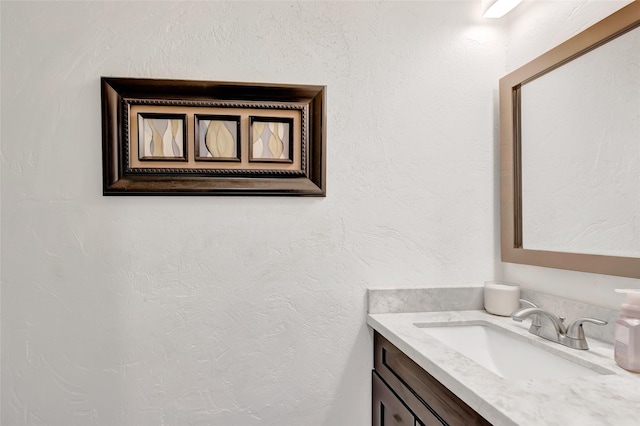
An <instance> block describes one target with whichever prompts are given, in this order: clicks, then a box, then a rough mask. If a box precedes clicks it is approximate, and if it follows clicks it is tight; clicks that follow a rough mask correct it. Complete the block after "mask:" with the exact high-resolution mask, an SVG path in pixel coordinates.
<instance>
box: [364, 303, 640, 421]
mask: <svg viewBox="0 0 640 426" xmlns="http://www.w3.org/2000/svg"><path fill="white" fill-rule="evenodd" d="M466 321H483V322H489V323H492V324H494V325H497V326H499V327H502V328H505V329H507V330H509V331H511V332H515V333H517V334H519V335H521V336H525V337H527V338H528V339H530V341H531V342H532V343H533V344H535V345H536V346H540V347H545V346H546V349H547V350H550V351H552V352H555V353H557V354H559V355H560V356H563V357H565V358H570V359H573V360H574V361H577V362H579V363H584V364H591V365H595V366H597V368H599V369H601V370H602V369H604V370H607V371H608V372H610V373H611V374H603V375H592V376H584V377H575V378H569V379H567V378H564V379H554V378H550V379H522V380H520V379H519V380H515V379H504V378H502V377H500V376H498V375H496V374H494V373H492V372H491V371H489V370H487V369H485V368H484V367H482V366H480V365H479V364H476V363H475V362H474V361H471V360H470V359H468V358H466V357H464V356H463V355H461V354H459V353H458V352H456V351H454V350H453V349H450V348H449V347H448V346H446V345H445V344H444V343H441V342H440V341H439V340H437V339H435V338H433V337H431V336H429V335H427V334H426V333H424V332H423V331H422V330H420V328H418V327H416V326H415V325H414V324H429V323H443V322H466ZM367 324H369V326H371V327H372V328H373V329H374V330H376V331H377V332H378V333H380V334H381V335H382V336H384V337H385V338H386V339H387V340H389V341H390V342H391V343H393V344H394V345H395V346H397V347H398V348H399V349H400V350H402V351H403V352H404V353H405V354H407V355H408V356H409V357H410V358H411V359H413V360H414V361H415V362H416V363H417V364H418V365H420V366H421V367H422V368H424V369H425V371H427V372H428V373H429V374H431V375H432V376H434V377H435V378H436V379H438V380H439V381H440V382H441V383H442V384H444V385H445V386H446V387H447V388H449V389H450V390H451V391H452V392H454V393H455V394H456V395H458V397H460V399H462V400H463V401H464V402H465V403H467V404H468V405H469V406H470V407H472V408H473V409H474V410H476V411H477V412H478V413H480V414H481V415H482V416H484V417H485V418H486V419H487V420H488V421H490V422H491V423H493V424H494V425H496V426H501V425H522V426H525V425H532V426H540V425H563V426H567V425H580V426H591V425H593V426H596V425H617V426H626V425H629V426H631V425H633V426H637V425H639V424H640V374H635V373H631V372H628V371H626V370H623V369H622V368H620V367H618V366H617V364H616V363H615V361H614V360H613V347H612V346H611V345H609V344H607V343H603V342H600V341H597V340H594V339H589V334H588V329H587V330H586V334H587V340H588V342H589V347H590V349H589V350H588V351H580V350H575V349H569V348H566V347H564V346H562V345H560V344H556V343H553V342H548V341H546V340H544V339H542V338H540V337H537V336H533V335H531V334H530V333H528V331H527V330H528V326H529V321H528V320H527V321H525V322H524V323H517V322H515V321H513V320H512V319H511V318H508V317H506V318H505V317H498V316H494V315H490V314H488V313H487V312H485V311H482V310H475V311H448V312H418V313H382V314H369V315H368V316H367ZM604 370H603V371H604Z"/></svg>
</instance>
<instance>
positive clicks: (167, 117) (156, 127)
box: [138, 114, 187, 161]
mask: <svg viewBox="0 0 640 426" xmlns="http://www.w3.org/2000/svg"><path fill="white" fill-rule="evenodd" d="M138 132H139V136H138V158H139V159H140V160H165V161H166V160H177V161H186V149H185V147H186V140H187V137H186V126H185V116H184V115H178V114H138Z"/></svg>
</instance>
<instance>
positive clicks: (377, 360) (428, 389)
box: [371, 332, 491, 426]
mask: <svg viewBox="0 0 640 426" xmlns="http://www.w3.org/2000/svg"><path fill="white" fill-rule="evenodd" d="M373 357H374V358H373V359H374V371H373V372H372V377H371V381H372V392H373V393H372V398H373V425H374V426H389V425H398V426H399V425H414V426H420V425H424V426H429V425H443V424H444V425H446V424H448V425H452V426H453V425H490V424H491V423H489V422H488V421H486V420H485V419H484V418H483V417H482V416H480V415H479V414H478V413H476V412H475V411H474V410H473V409H472V408H471V407H469V406H468V405H467V404H465V403H464V402H463V401H462V400H461V399H460V398H458V397H457V396H456V395H455V394H454V393H452V392H451V391H449V389H447V388H446V387H445V386H443V385H442V384H441V383H440V382H439V381H438V380H436V379H435V378H434V377H433V376H431V375H430V374H429V373H427V372H426V371H425V370H424V369H422V368H421V367H420V366H419V365H418V364H416V363H415V362H414V361H412V360H411V358H409V357H408V356H407V355H405V354H404V353H402V351H400V350H399V349H398V348H396V347H395V346H394V345H393V344H391V342H389V341H388V340H387V339H385V338H384V337H383V336H382V335H381V334H379V333H377V332H375V333H374V355H373Z"/></svg>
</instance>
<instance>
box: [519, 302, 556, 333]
mask: <svg viewBox="0 0 640 426" xmlns="http://www.w3.org/2000/svg"><path fill="white" fill-rule="evenodd" d="M532 315H541V316H544V317H547V318H549V320H551V323H552V324H553V326H554V327H555V329H556V333H557V334H558V336H560V335H565V334H567V328H566V327H565V325H564V324H563V322H562V320H561V319H560V318H558V317H557V316H555V315H553V314H552V313H551V312H548V311H545V310H544V309H540V308H524V309H520V310H518V311H515V312H514V313H512V314H511V318H512V319H513V320H514V321H518V322H522V321H524V320H525V319H527V318H529V317H530V316H532Z"/></svg>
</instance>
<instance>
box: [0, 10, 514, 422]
mask: <svg viewBox="0 0 640 426" xmlns="http://www.w3.org/2000/svg"><path fill="white" fill-rule="evenodd" d="M478 9H479V4H478V2H475V1H472V2H409V3H396V2H391V3H362V2H355V3H345V2H337V3H325V2H317V3H316V2H314V3H306V2H304V3H289V2H287V3H272V2H261V3H246V2H241V3H223V2H194V3H175V2H109V3H99V2H64V3H58V2H56V3H51V2H40V3H35V2H15V3H13V2H2V5H1V14H2V22H1V24H2V27H1V28H2V46H1V47H2V50H1V53H2V105H1V111H2V123H3V126H2V129H1V131H2V134H1V136H2V424H3V425H7V426H11V425H23V424H25V425H26V424H34V425H39V424H51V425H88V424H97V425H135V426H142V425H160V424H166V425H184V424H211V425H225V426H226V425H234V426H235V425H254V424H261V425H268V424H274V425H292V426H293V425H296V426H303V425H331V426H341V425H345V426H354V425H367V424H369V423H370V408H369V404H370V397H369V383H370V382H369V374H370V368H371V338H370V334H369V331H368V330H367V328H366V326H365V324H364V320H365V309H366V308H365V289H366V288H367V287H420V286H425V285H435V284H439V285H457V284H467V283H472V282H482V281H483V280H485V279H491V278H493V276H494V274H495V273H496V270H495V269H496V266H497V265H498V263H497V262H496V258H497V253H498V251H497V244H496V241H497V228H496V223H497V211H496V206H497V198H496V197H497V196H496V193H497V191H496V190H497V171H496V170H495V164H496V160H497V155H498V154H497V150H496V147H497V138H496V135H495V134H494V133H495V129H496V125H495V124H494V122H493V120H494V116H495V111H496V105H495V98H496V88H497V79H498V78H499V77H500V76H501V75H502V74H503V71H504V61H505V57H504V54H505V53H504V45H503V34H502V32H501V30H500V27H499V24H496V23H489V24H488V23H479V20H478V19H477V16H478V14H479V10H478ZM100 76H121V77H151V78H186V79H211V80H230V81H264V82H275V83H278V82H280V83H307V84H326V85H327V86H328V100H327V112H328V116H327V123H328V126H327V147H328V167H327V176H328V183H327V188H328V196H327V198H324V199H321V198H315V199H314V198H283V197H277V198H257V197H246V198H216V197H200V198H198V197H103V196H102V195H101V133H100V109H99V106H100V97H99V77H100Z"/></svg>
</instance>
